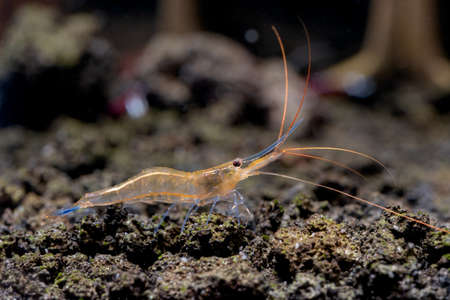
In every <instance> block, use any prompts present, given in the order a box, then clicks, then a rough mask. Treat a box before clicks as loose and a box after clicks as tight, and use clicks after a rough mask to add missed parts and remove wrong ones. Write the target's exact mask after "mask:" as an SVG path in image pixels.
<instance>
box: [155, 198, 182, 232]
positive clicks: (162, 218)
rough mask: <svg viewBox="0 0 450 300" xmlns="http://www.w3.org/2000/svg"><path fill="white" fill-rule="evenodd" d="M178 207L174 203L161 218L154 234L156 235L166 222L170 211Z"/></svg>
mask: <svg viewBox="0 0 450 300" xmlns="http://www.w3.org/2000/svg"><path fill="white" fill-rule="evenodd" d="M175 205H176V203H172V204H171V205H170V206H169V207H168V208H167V210H166V211H165V212H164V214H163V215H162V216H161V220H160V221H159V223H158V226H156V228H155V231H154V232H153V233H154V234H156V233H157V232H158V230H159V227H161V225H162V223H163V222H164V219H165V218H166V217H167V215H168V214H169V212H170V210H171V209H172V208H173V207H174V206H175Z"/></svg>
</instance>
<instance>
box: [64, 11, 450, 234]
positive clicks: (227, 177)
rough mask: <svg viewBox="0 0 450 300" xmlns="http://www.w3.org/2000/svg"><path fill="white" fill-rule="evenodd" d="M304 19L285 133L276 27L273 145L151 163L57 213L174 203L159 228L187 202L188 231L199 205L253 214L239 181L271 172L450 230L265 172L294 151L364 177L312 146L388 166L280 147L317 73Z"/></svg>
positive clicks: (296, 121)
mask: <svg viewBox="0 0 450 300" xmlns="http://www.w3.org/2000/svg"><path fill="white" fill-rule="evenodd" d="M300 22H301V24H302V26H303V29H304V31H305V35H306V41H307V47H308V67H307V74H306V79H305V87H304V90H303V95H302V98H301V99H300V102H299V104H298V106H297V110H296V112H295V116H294V118H293V120H292V121H291V123H290V124H289V126H288V128H287V132H286V133H284V134H283V131H284V125H285V120H286V111H287V104H288V72H287V60H286V53H285V50H284V46H283V42H282V39H281V37H280V34H279V33H278V31H277V29H276V28H275V27H272V28H273V31H274V32H275V36H276V38H277V41H278V43H279V46H280V49H281V53H282V59H283V68H284V74H285V97H284V104H283V105H284V107H283V116H282V121H281V126H280V130H279V134H278V138H277V139H276V140H275V142H273V143H272V144H271V145H269V146H268V147H266V148H265V149H263V150H261V151H260V152H258V153H256V154H253V155H250V156H248V157H246V158H243V159H242V158H236V159H234V160H231V161H229V162H226V163H224V164H221V165H218V166H216V167H212V168H209V169H204V170H198V171H194V172H184V171H179V170H175V169H170V168H163V167H155V168H150V169H147V170H144V171H142V172H141V173H139V174H138V175H136V176H134V177H132V178H130V179H128V180H126V181H125V182H123V183H120V184H117V185H115V186H113V187H110V188H106V189H103V190H100V191H96V192H92V193H87V194H85V195H84V196H83V197H82V198H81V199H80V200H79V201H78V202H76V203H75V204H74V205H73V206H72V207H71V208H67V209H61V210H58V211H57V212H56V213H55V215H56V216H62V215H66V214H69V213H71V212H73V211H76V210H78V209H81V208H88V207H96V206H106V205H113V204H119V203H134V202H143V203H149V204H155V203H165V204H169V208H168V209H167V210H166V212H165V213H164V214H163V215H162V218H161V219H160V222H159V224H158V225H157V226H156V228H155V231H156V230H158V228H159V226H160V225H161V223H162V222H163V221H164V218H165V217H166V216H167V214H168V213H169V211H170V210H171V209H172V207H174V206H175V205H176V204H186V205H188V206H189V208H188V212H187V214H186V216H185V218H184V221H183V225H182V227H181V230H182V231H183V229H184V226H185V224H186V221H187V220H188V218H189V216H190V214H192V213H194V212H195V211H196V210H197V209H198V208H199V207H201V206H206V205H210V210H209V215H208V220H207V222H209V219H210V216H211V214H212V213H213V211H214V209H215V208H216V205H217V204H218V203H219V202H221V203H225V205H228V213H229V214H231V215H232V216H234V217H236V218H237V219H238V221H239V219H240V209H241V208H244V211H245V212H247V213H248V214H249V215H251V213H250V211H249V210H248V208H247V207H246V206H245V203H244V197H243V196H242V195H241V194H240V193H239V192H238V191H237V190H236V186H237V185H238V183H239V182H241V181H242V180H245V179H246V178H248V177H250V176H256V175H270V176H278V177H282V178H285V179H291V180H295V181H299V182H303V183H306V184H310V185H313V186H317V187H321V188H325V189H328V190H331V191H333V192H336V193H340V194H342V195H344V196H346V197H349V198H352V199H355V200H357V201H359V202H362V203H365V204H368V205H371V206H374V207H377V208H380V209H382V210H384V211H386V212H388V213H391V214H395V215H397V216H400V217H402V218H404V219H407V220H409V221H412V222H415V223H418V224H421V225H424V226H427V227H429V228H432V229H434V230H437V231H442V232H445V233H450V232H449V230H447V229H444V228H440V227H437V226H434V225H431V224H428V223H425V222H423V221H421V220H418V219H415V218H412V217H409V216H406V215H404V214H401V213H398V212H396V211H394V210H391V209H389V208H386V207H383V206H381V205H378V204H376V203H373V202H371V201H369V200H365V199H363V198H359V197H356V196H354V195H351V194H348V193H345V192H343V191H340V190H337V189H335V188H332V187H329V186H326V185H321V184H318V183H315V182H311V181H308V180H304V179H300V178H296V177H292V176H288V175H284V174H278V173H273V172H263V171H260V169H262V168H263V167H265V166H267V165H268V164H270V163H272V162H274V161H276V160H278V159H279V158H280V157H282V156H284V155H292V156H301V157H308V158H311V159H317V160H322V161H325V162H329V163H332V164H334V165H336V166H339V167H342V168H345V169H347V170H349V171H351V172H353V173H355V174H357V175H359V176H362V174H360V173H359V172H358V171H356V170H354V169H352V168H350V167H348V166H346V165H344V164H341V163H339V162H336V161H333V160H330V159H327V158H324V157H321V156H315V155H309V154H304V153H301V152H302V151H309V150H326V151H340V152H347V153H351V154H354V155H359V156H361V157H364V158H366V159H369V160H372V161H374V162H375V163H377V164H378V165H380V166H382V167H383V168H384V169H386V167H385V166H384V165H383V164H382V163H381V162H380V161H379V160H377V159H375V158H373V157H372V156H369V155H367V154H364V153H361V152H358V151H355V150H351V149H345V148H337V147H301V148H298V147H297V148H284V149H280V147H281V146H282V145H283V144H284V143H285V142H286V140H287V139H288V137H289V136H290V135H292V134H293V133H294V131H295V130H296V129H297V127H298V126H299V125H300V124H301V121H302V119H299V116H300V113H301V111H302V107H303V103H304V101H305V96H306V92H307V89H308V85H309V81H310V78H311V41H310V38H309V33H308V30H307V28H306V26H305V24H304V23H303V22H302V21H301V20H300ZM386 170H387V169H386Z"/></svg>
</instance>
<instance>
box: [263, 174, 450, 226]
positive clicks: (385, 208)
mask: <svg viewBox="0 0 450 300" xmlns="http://www.w3.org/2000/svg"><path fill="white" fill-rule="evenodd" d="M254 175H270V176H277V177H282V178H286V179H291V180H295V181H299V182H303V183H306V184H309V185H313V186H317V187H321V188H324V189H327V190H330V191H333V192H336V193H339V194H341V195H344V196H347V197H349V198H352V199H355V200H357V201H359V202H362V203H365V204H367V205H370V206H374V207H377V208H379V209H382V210H384V211H387V212H388V213H391V214H393V215H396V216H398V217H401V218H404V219H407V220H409V221H411V222H414V223H417V224H421V225H423V226H426V227H428V228H431V229H434V230H437V231H441V232H445V233H447V234H450V231H449V230H447V229H444V228H441V227H437V226H434V225H431V224H429V223H427V222H424V221H421V220H418V219H415V218H413V217H410V216H407V215H405V214H401V213H399V212H396V211H395V210H392V209H390V208H387V207H384V206H382V205H379V204H376V203H374V202H371V201H369V200H366V199H363V198H360V197H357V196H353V195H351V194H349V193H346V192H343V191H340V190H338V189H335V188H332V187H330V186H327V185H323V184H319V183H315V182H312V181H309V180H305V179H300V178H297V177H292V176H289V175H284V174H278V173H273V172H262V171H258V172H255V173H254Z"/></svg>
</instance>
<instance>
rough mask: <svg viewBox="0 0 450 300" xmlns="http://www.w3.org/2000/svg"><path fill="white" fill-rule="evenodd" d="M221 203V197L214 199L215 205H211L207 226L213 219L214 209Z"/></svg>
mask: <svg viewBox="0 0 450 300" xmlns="http://www.w3.org/2000/svg"><path fill="white" fill-rule="evenodd" d="M219 201H220V197H219V196H217V197H214V198H213V203H212V205H211V208H210V209H209V213H208V219H207V220H206V225H208V223H209V220H210V219H211V215H212V213H213V211H214V208H216V205H217V202H219Z"/></svg>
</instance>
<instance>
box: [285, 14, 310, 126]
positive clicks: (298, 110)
mask: <svg viewBox="0 0 450 300" xmlns="http://www.w3.org/2000/svg"><path fill="white" fill-rule="evenodd" d="M298 20H299V21H300V23H301V24H302V26H303V30H304V31H305V35H306V42H307V46H308V69H307V71H306V80H305V86H304V87H303V96H302V99H301V100H300V104H299V105H298V108H297V111H296V112H295V116H294V119H293V120H292V121H291V124H289V128H288V131H289V130H290V129H291V128H292V126H294V124H295V122H296V120H297V118H298V116H299V115H300V112H301V111H302V108H303V103H304V102H305V97H306V92H307V91H308V86H309V81H310V80H311V39H310V37H309V32H308V29H307V28H306V25H305V23H304V22H303V21H302V19H300V18H298Z"/></svg>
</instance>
